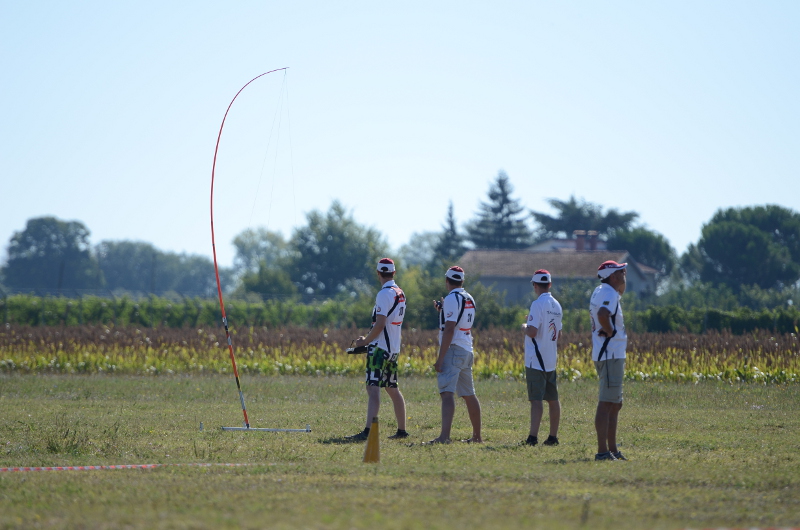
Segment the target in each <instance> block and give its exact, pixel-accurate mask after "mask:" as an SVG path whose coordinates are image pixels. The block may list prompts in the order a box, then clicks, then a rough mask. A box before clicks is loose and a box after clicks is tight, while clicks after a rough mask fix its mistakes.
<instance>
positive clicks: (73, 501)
mask: <svg viewBox="0 0 800 530" xmlns="http://www.w3.org/2000/svg"><path fill="white" fill-rule="evenodd" d="M242 383H243V387H244V391H245V396H246V398H247V404H248V410H249V412H250V419H251V423H252V424H253V426H254V427H281V428H302V427H304V426H305V425H306V424H310V425H311V427H312V432H311V433H241V432H223V431H221V430H220V427H221V426H238V425H241V421H242V415H241V411H240V410H239V402H238V396H237V393H236V387H235V384H234V382H233V379H232V377H230V376H221V375H211V376H202V375H182V376H158V377H152V376H122V375H113V376H112V375H63V374H52V375H46V374H45V375H19V374H12V375H0V411H2V413H0V467H11V466H57V465H98V464H144V463H197V462H209V463H248V464H253V465H251V466H247V467H236V468H230V467H210V468H197V467H161V468H157V469H152V470H105V471H53V472H24V473H23V472H2V473H0V528H59V527H70V528H74V527H81V528H239V527H243V528H262V527H271V528H375V527H380V528H522V527H528V528H548V529H559V528H581V527H585V528H615V529H627V528H631V529H633V528H655V529H660V528H664V529H669V528H709V527H720V526H728V527H749V526H759V527H768V526H798V525H800V438H799V437H798V433H800V386H798V385H795V384H790V385H777V384H773V385H764V384H733V385H732V384H727V383H720V382H712V381H705V382H700V383H699V384H687V383H673V382H654V381H647V382H638V381H629V382H626V401H625V407H624V408H623V410H622V413H621V422H620V440H621V449H622V450H623V451H624V452H625V454H626V455H627V456H628V458H629V459H630V461H628V462H594V461H593V455H594V452H595V442H594V431H593V415H594V405H595V399H596V397H595V393H596V389H595V383H593V382H591V381H584V380H578V381H575V382H571V383H570V382H563V383H561V399H562V405H563V421H562V427H561V431H560V436H559V437H560V438H561V441H562V443H561V445H560V446H558V447H541V446H539V447H534V448H530V447H526V446H521V445H519V442H520V441H521V440H522V439H524V437H525V436H526V435H527V424H528V421H529V420H528V418H529V416H528V410H529V408H528V403H527V401H526V397H525V388H524V383H522V382H519V381H512V380H502V379H497V380H494V379H490V380H479V381H478V382H477V383H476V387H477V391H478V396H479V398H480V399H481V403H482V407H483V414H484V438H485V440H486V443H484V444H482V445H467V444H461V443H454V444H452V445H449V446H434V447H429V446H423V445H421V444H420V442H422V441H425V440H429V439H431V438H433V437H435V436H436V435H437V434H438V428H439V398H438V395H437V393H436V389H435V382H434V380H433V379H432V378H426V377H418V378H406V379H405V380H403V381H402V382H401V384H402V389H403V392H404V394H405V396H406V400H407V402H408V416H409V417H410V419H409V430H410V432H411V438H410V439H409V440H407V441H404V442H393V441H389V440H386V436H387V435H388V434H390V433H391V432H393V428H394V426H395V422H394V418H393V415H392V414H391V408H390V407H389V406H388V404H389V401H388V399H384V406H383V408H382V414H381V438H382V441H381V463H380V464H364V463H362V462H361V459H362V456H363V449H364V446H363V445H362V444H340V443H336V441H337V439H338V438H340V437H342V436H345V435H348V434H353V433H355V432H357V431H358V430H359V429H360V428H361V427H362V426H363V425H362V423H363V421H364V417H363V416H364V413H365V409H366V397H365V392H364V390H363V383H362V382H361V379H360V378H357V377H349V376H331V377H306V376H271V377H264V376H245V377H243V380H242ZM545 409H546V407H545ZM200 422H203V424H204V426H205V430H204V431H202V432H201V431H200V430H199V425H200ZM546 422H547V413H545V418H544V423H545V425H546ZM543 430H546V427H545V428H544V429H543ZM469 432H470V430H469V424H468V420H467V418H466V411H465V409H464V407H463V405H461V404H459V406H458V408H457V410H456V421H455V425H454V437H465V436H467V435H468V434H469Z"/></svg>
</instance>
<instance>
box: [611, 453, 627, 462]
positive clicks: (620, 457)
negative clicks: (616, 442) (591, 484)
mask: <svg viewBox="0 0 800 530" xmlns="http://www.w3.org/2000/svg"><path fill="white" fill-rule="evenodd" d="M611 455H612V456H613V457H614V460H627V458H625V455H623V454H622V451H612V452H611Z"/></svg>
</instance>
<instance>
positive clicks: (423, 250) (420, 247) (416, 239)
mask: <svg viewBox="0 0 800 530" xmlns="http://www.w3.org/2000/svg"><path fill="white" fill-rule="evenodd" d="M440 239H441V234H439V233H437V232H422V233H418V232H414V233H413V234H411V237H410V238H409V239H408V243H406V244H405V245H403V246H401V247H400V248H399V249H398V251H397V255H398V257H399V259H400V261H401V263H402V264H403V267H413V266H415V265H418V266H422V267H427V266H428V264H429V263H430V262H431V261H433V259H434V257H435V256H436V247H437V246H438V245H439V240H440Z"/></svg>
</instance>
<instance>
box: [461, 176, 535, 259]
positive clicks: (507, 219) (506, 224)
mask: <svg viewBox="0 0 800 530" xmlns="http://www.w3.org/2000/svg"><path fill="white" fill-rule="evenodd" d="M513 191H514V188H513V186H512V185H511V182H510V181H509V179H508V175H506V173H505V171H500V172H499V173H498V174H497V179H496V180H495V182H494V183H493V184H492V185H491V187H490V188H489V202H488V203H487V202H481V204H480V211H479V212H478V217H477V219H474V220H473V221H470V222H469V223H468V224H467V226H466V231H467V239H468V240H469V241H470V242H471V243H472V244H473V245H474V246H475V248H480V249H503V250H514V249H522V248H526V247H528V246H530V245H531V242H532V235H533V234H532V232H531V230H530V228H529V227H528V225H527V223H526V222H525V217H526V216H525V215H520V214H521V213H522V211H523V210H524V208H523V207H522V206H521V205H520V204H519V200H518V199H512V198H511V192H513Z"/></svg>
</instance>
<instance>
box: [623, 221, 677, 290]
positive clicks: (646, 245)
mask: <svg viewBox="0 0 800 530" xmlns="http://www.w3.org/2000/svg"><path fill="white" fill-rule="evenodd" d="M608 248H610V249H618V250H627V251H628V252H630V253H631V255H632V256H633V257H634V258H635V259H636V261H638V262H639V263H643V264H645V265H647V266H648V267H652V268H654V269H655V270H657V271H658V275H657V277H656V281H661V280H663V279H664V278H668V277H669V275H670V274H671V273H672V270H673V269H674V268H675V264H676V263H677V261H678V255H677V253H676V252H675V249H673V248H672V246H671V245H670V244H669V241H667V238H665V237H664V236H663V235H661V234H659V233H658V232H654V231H652V230H648V229H647V228H644V227H641V226H640V227H636V228H630V229H623V230H614V231H613V232H612V233H611V235H610V236H609V237H608Z"/></svg>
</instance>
